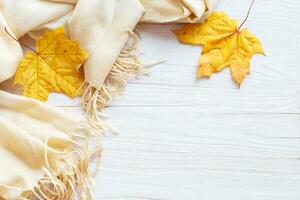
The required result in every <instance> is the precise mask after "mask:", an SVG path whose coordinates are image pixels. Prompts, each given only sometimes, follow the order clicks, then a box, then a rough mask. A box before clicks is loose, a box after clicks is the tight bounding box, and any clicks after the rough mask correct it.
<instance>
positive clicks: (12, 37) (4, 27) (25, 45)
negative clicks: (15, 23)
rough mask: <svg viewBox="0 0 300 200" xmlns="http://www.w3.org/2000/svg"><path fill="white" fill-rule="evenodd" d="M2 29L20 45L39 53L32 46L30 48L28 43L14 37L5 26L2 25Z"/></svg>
mask: <svg viewBox="0 0 300 200" xmlns="http://www.w3.org/2000/svg"><path fill="white" fill-rule="evenodd" d="M4 29H5V32H6V33H7V34H8V35H9V36H10V37H11V38H12V39H14V40H15V41H17V42H19V43H20V44H21V45H23V46H24V47H26V48H28V49H30V50H31V51H33V52H34V53H36V54H39V53H38V52H37V51H36V50H34V49H33V48H31V47H30V46H28V45H26V44H24V43H23V42H20V41H19V40H17V38H15V37H14V36H13V35H12V34H10V33H9V32H8V30H7V28H6V27H4Z"/></svg>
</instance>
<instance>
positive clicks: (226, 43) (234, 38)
mask: <svg viewBox="0 0 300 200" xmlns="http://www.w3.org/2000/svg"><path fill="white" fill-rule="evenodd" d="M175 34H176V35H177V37H178V39H179V41H180V42H182V43H185V44H195V45H202V46H203V50H202V56H201V57H200V60H199V69H198V77H210V76H211V75H212V74H213V73H215V72H219V71H221V70H222V69H224V68H225V67H229V68H230V70H231V74H232V77H233V79H234V80H235V81H236V83H237V84H238V85H240V84H241V83H242V81H243V80H244V78H245V76H246V75H247V74H248V73H249V72H250V60H251V58H252V56H253V55H255V54H263V55H264V51H263V48H262V45H261V43H260V41H259V40H258V39H257V38H256V37H255V36H254V35H253V34H252V33H250V32H249V31H248V30H247V29H243V30H240V27H238V22H237V21H236V20H232V19H230V17H229V16H228V15H227V14H226V13H224V12H213V13H212V14H211V16H210V17H209V18H208V19H207V20H206V21H205V22H204V23H202V24H188V25H186V26H184V27H183V28H182V29H179V30H176V31H175Z"/></svg>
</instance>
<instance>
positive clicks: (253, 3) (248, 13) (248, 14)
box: [237, 0, 255, 31]
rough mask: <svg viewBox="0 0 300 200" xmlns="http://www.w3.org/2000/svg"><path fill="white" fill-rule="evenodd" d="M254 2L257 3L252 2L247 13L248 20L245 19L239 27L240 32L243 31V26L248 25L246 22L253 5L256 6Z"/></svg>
mask: <svg viewBox="0 0 300 200" xmlns="http://www.w3.org/2000/svg"><path fill="white" fill-rule="evenodd" d="M254 1H255V0H252V2H251V4H250V7H249V9H248V12H247V16H246V18H245V19H244V21H243V22H242V23H241V25H240V26H239V28H238V29H237V30H238V31H239V30H241V28H242V26H243V25H244V24H245V23H246V21H247V20H248V18H249V15H250V12H251V9H252V7H253V4H254Z"/></svg>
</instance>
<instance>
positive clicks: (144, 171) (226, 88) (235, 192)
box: [49, 0, 300, 200]
mask: <svg viewBox="0 0 300 200" xmlns="http://www.w3.org/2000/svg"><path fill="white" fill-rule="evenodd" d="M249 4H250V0H239V1H237V0H235V1H234V0H220V4H219V6H218V7H217V8H216V9H217V10H223V11H226V12H227V13H229V14H230V15H231V16H232V17H234V18H237V19H240V21H241V20H242V19H243V18H244V16H245V14H246V12H247V9H248V7H249ZM299 20H300V1H298V0H297V1H296V0H281V1H279V0H256V3H255V5H254V8H253V12H252V13H251V16H250V18H249V21H248V22H247V24H246V26H247V27H248V28H249V29H250V30H251V31H252V32H253V33H255V34H256V35H257V36H258V37H259V38H260V39H261V41H262V43H263V46H264V48H265V51H266V53H267V57H263V56H256V57H254V59H253V60H252V63H251V64H252V73H251V75H250V76H248V77H247V78H246V80H245V82H244V83H243V85H242V87H241V88H240V89H238V88H237V87H236V85H235V84H234V83H233V81H232V80H231V76H230V72H229V70H224V71H223V72H221V73H218V74H216V75H214V76H213V77H212V78H211V79H206V80H196V69H197V67H196V65H197V60H198V57H199V54H200V50H201V49H200V47H195V46H188V45H182V44H179V43H178V41H177V40H176V38H175V37H174V35H173V34H172V32H171V30H172V29H174V28H176V27H178V26H171V25H143V26H142V28H141V35H142V49H143V54H144V56H143V60H144V61H145V63H147V62H150V61H157V60H166V61H167V62H166V63H164V64H161V65H159V66H156V67H154V68H152V69H151V70H150V74H149V76H146V77H142V78H140V80H133V81H130V84H129V86H128V89H127V90H126V92H125V94H124V95H123V96H122V97H120V98H118V99H117V100H115V101H114V102H113V103H112V104H111V105H110V106H109V108H107V109H106V110H105V113H106V114H107V115H108V117H107V120H108V121H109V122H110V123H111V124H113V125H114V126H115V127H116V128H117V129H118V130H119V131H120V134H119V135H118V136H115V137H108V138H106V139H105V141H104V154H103V157H102V163H101V171H100V174H99V176H98V177H97V178H96V182H97V189H96V199H100V200H102V199H103V200H219V199H222V200H299V199H300V160H299V159H300V118H299V115H300V98H299V97H300V93H299V86H300V22H299ZM49 102H50V103H51V104H53V105H56V106H61V107H70V108H71V109H75V110H78V108H77V107H76V106H78V102H79V101H77V102H74V101H71V100H69V99H67V98H66V97H63V96H61V95H52V96H51V98H50V100H49Z"/></svg>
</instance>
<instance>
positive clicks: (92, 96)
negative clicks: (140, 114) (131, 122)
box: [82, 30, 145, 130]
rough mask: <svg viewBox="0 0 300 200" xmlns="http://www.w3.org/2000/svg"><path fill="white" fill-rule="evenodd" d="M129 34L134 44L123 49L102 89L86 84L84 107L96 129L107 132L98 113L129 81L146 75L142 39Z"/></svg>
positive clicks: (134, 34)
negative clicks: (141, 58) (141, 51)
mask: <svg viewBox="0 0 300 200" xmlns="http://www.w3.org/2000/svg"><path fill="white" fill-rule="evenodd" d="M128 32H129V34H130V39H129V40H131V41H132V43H131V45H129V46H126V47H124V48H123V50H122V51H121V53H120V55H119V57H118V59H117V60H116V62H115V63H114V65H113V66H112V69H111V71H110V73H109V74H108V76H107V78H106V79H105V82H104V85H103V86H102V88H100V89H97V88H95V87H93V86H91V85H89V84H88V83H86V87H85V90H84V93H83V95H82V107H83V109H84V110H85V112H86V114H87V117H88V120H89V122H90V123H91V124H93V125H94V126H96V127H100V129H104V130H105V129H106V128H107V126H106V125H104V124H103V122H102V120H101V112H98V111H99V110H101V109H103V108H104V107H105V106H107V105H108V103H109V102H110V101H111V100H112V99H113V97H115V96H117V95H119V94H121V93H122V92H123V91H124V89H125V88H126V86H127V82H128V80H129V79H131V78H134V77H138V76H140V75H142V74H144V73H145V71H144V68H143V66H142V64H141V62H140V37H139V35H138V34H137V32H133V31H131V30H128Z"/></svg>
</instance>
